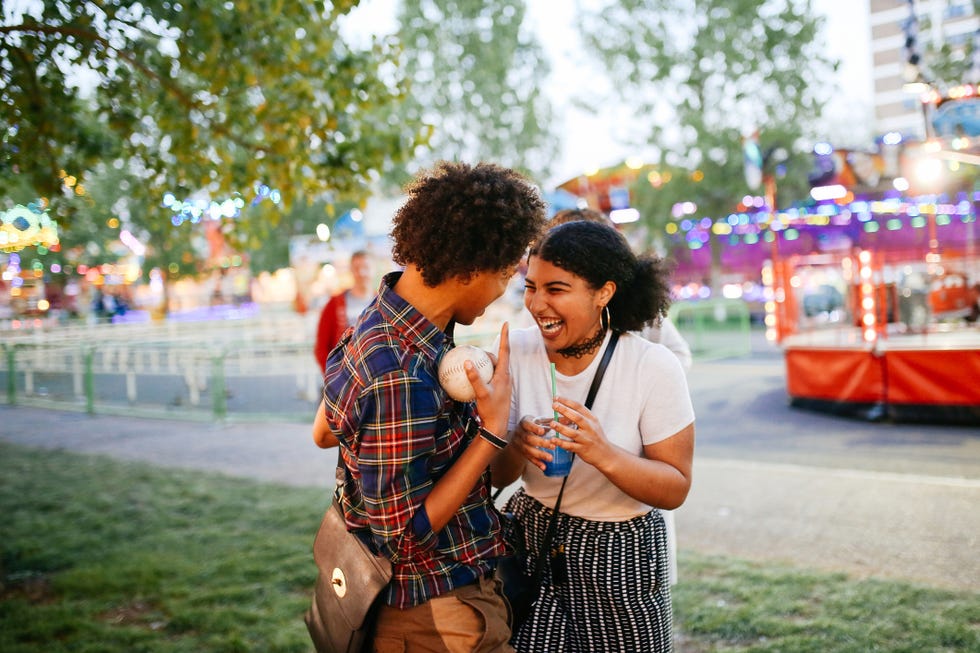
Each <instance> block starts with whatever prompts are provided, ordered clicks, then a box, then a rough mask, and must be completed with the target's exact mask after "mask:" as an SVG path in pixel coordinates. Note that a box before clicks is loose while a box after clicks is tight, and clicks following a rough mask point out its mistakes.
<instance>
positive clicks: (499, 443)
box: [478, 426, 507, 449]
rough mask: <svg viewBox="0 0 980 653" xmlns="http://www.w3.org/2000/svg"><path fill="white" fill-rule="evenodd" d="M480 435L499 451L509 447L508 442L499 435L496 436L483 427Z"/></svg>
mask: <svg viewBox="0 0 980 653" xmlns="http://www.w3.org/2000/svg"><path fill="white" fill-rule="evenodd" d="M478 433H479V434H480V437H481V438H483V439H484V440H486V441H487V442H489V443H490V444H492V445H493V446H495V447H497V448H498V449H503V448H504V447H506V446H507V440H504V439H503V438H502V437H500V436H499V435H494V434H493V433H491V432H490V431H488V430H486V429H485V428H483V427H482V426H481V427H480V429H479V431H478Z"/></svg>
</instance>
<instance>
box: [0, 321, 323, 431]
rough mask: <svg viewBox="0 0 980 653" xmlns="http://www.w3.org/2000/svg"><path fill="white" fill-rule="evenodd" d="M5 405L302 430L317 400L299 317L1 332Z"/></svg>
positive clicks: (306, 329) (306, 326)
mask: <svg viewBox="0 0 980 653" xmlns="http://www.w3.org/2000/svg"><path fill="white" fill-rule="evenodd" d="M2 335H3V343H2V360H0V384H2V385H0V387H3V388H5V389H6V393H5V394H6V401H7V403H8V404H24V405H32V406H39V407H51V408H57V409H72V410H82V411H86V412H89V413H108V414H127V415H138V416H148V417H171V418H180V419H202V420H213V419H218V420H238V419H248V420H255V419H263V418H275V419H295V420H301V421H309V420H311V419H312V415H313V411H314V409H315V407H316V404H317V401H318V399H319V390H320V382H321V378H320V372H319V368H318V367H317V365H316V361H315V360H314V358H313V339H312V325H311V323H310V319H309V318H306V317H300V316H295V315H294V316H288V315H282V316H272V317H264V318H257V319H248V320H223V321H215V322H194V323H160V324H138V325H133V324H120V325H115V324H113V325H108V324H101V325H78V326H71V327H62V328H53V329H47V330H44V331H33V332H30V333H23V334H18V333H15V332H4V333H3V334H2Z"/></svg>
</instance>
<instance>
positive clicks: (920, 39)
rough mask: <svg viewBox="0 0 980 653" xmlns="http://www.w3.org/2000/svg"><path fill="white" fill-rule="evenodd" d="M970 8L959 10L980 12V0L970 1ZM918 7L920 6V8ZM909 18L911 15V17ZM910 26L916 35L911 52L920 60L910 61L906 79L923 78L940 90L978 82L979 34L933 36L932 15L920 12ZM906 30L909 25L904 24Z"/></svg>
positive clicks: (979, 68) (979, 81)
mask: <svg viewBox="0 0 980 653" xmlns="http://www.w3.org/2000/svg"><path fill="white" fill-rule="evenodd" d="M970 5H971V9H969V10H967V9H966V8H965V7H963V6H959V7H958V9H960V10H961V11H964V12H969V13H972V14H973V15H975V16H976V15H980V0H973V1H972V2H971V3H970ZM920 10H921V9H920ZM910 19H911V16H910ZM915 19H916V21H915V23H914V24H913V26H912V28H911V29H912V32H913V33H914V34H915V36H914V41H915V46H914V54H917V55H919V58H920V59H919V60H920V63H918V64H912V65H911V66H910V68H909V69H908V70H906V71H905V73H906V75H908V77H909V79H908V80H907V81H919V79H920V78H921V79H924V80H926V81H928V82H929V83H931V84H932V85H933V86H934V87H936V88H937V89H939V90H940V91H945V90H947V89H949V88H950V87H953V86H959V85H960V84H967V83H969V84H977V83H980V33H977V32H974V33H973V34H970V35H969V37H970V38H962V37H960V38H955V39H950V38H944V39H941V40H938V41H937V40H936V39H935V38H933V31H934V29H935V25H934V24H933V21H932V14H930V13H928V12H923V13H921V14H918V12H917V15H916V17H915ZM903 27H905V28H906V29H908V26H903Z"/></svg>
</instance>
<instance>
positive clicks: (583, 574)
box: [506, 490, 672, 653]
mask: <svg viewBox="0 0 980 653" xmlns="http://www.w3.org/2000/svg"><path fill="white" fill-rule="evenodd" d="M506 510H507V511H508V512H511V513H513V514H514V517H515V518H516V519H517V520H518V521H519V522H520V524H521V526H522V528H521V529H518V530H517V531H516V535H515V536H516V537H521V538H522V539H523V540H524V546H525V547H526V550H527V551H528V552H529V558H530V560H531V565H532V567H533V561H534V560H535V559H536V556H537V555H538V551H539V548H540V544H541V541H542V540H543V539H544V534H545V531H546V530H547V528H548V520H549V519H550V517H551V510H549V509H548V508H546V507H545V506H543V505H542V504H541V503H539V502H538V501H537V500H535V499H533V498H531V497H529V496H528V495H527V494H525V493H524V491H523V490H519V491H518V492H517V493H515V494H514V496H513V497H511V499H510V500H509V501H508V503H507V507H506ZM562 546H563V547H564V555H563V556H559V558H558V560H559V562H558V563H557V566H553V565H552V564H546V565H545V566H544V584H543V587H542V589H541V594H540V596H539V599H538V601H537V603H536V604H535V606H534V609H533V612H532V613H531V616H530V617H529V618H528V620H527V621H526V622H524V624H523V626H522V627H521V628H520V629H519V630H517V631H515V632H514V634H513V637H512V638H511V644H512V645H513V646H514V648H516V649H517V651H518V652H519V653H544V652H547V653H555V652H559V651H561V652H569V653H593V652H598V651H615V652H616V653H623V652H634V651H635V652H643V653H651V652H663V651H671V650H672V639H671V638H672V636H671V605H670V583H669V581H668V568H669V562H668V558H667V555H668V554H667V530H666V526H665V525H664V520H663V517H662V516H661V514H660V511H659V510H652V511H650V512H649V513H647V514H646V515H641V516H639V517H635V518H633V519H630V520H629V521H625V522H599V521H590V520H587V519H581V518H579V517H572V516H570V515H565V514H562V515H560V516H559V519H558V523H557V528H556V532H555V537H554V540H553V541H552V547H551V548H552V551H555V550H558V549H559V548H560V547H562ZM562 557H563V558H564V560H561V558H562ZM562 577H564V578H562Z"/></svg>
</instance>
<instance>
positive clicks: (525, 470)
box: [493, 221, 694, 652]
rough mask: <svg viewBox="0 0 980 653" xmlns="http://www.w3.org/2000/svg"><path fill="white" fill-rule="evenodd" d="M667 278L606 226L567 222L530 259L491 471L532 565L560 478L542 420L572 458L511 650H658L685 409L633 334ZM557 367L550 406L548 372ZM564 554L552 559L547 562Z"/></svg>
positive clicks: (688, 424)
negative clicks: (548, 465)
mask: <svg viewBox="0 0 980 653" xmlns="http://www.w3.org/2000/svg"><path fill="white" fill-rule="evenodd" d="M667 277H668V270H667V267H666V265H665V264H664V262H663V261H662V260H660V259H659V258H656V257H654V256H641V257H637V256H636V255H635V254H633V252H632V251H631V250H630V247H629V244H628V243H627V242H626V240H625V239H624V238H623V236H622V235H621V234H620V233H619V232H617V231H616V230H615V229H614V228H612V227H609V226H607V225H603V224H598V223H594V222H584V221H580V222H569V223H567V224H563V225H560V226H557V227H554V228H553V229H551V230H549V231H548V232H547V234H546V235H545V236H544V237H543V238H542V240H541V241H540V242H539V243H537V244H536V245H535V246H534V247H533V248H532V249H531V252H530V254H529V258H528V271H527V275H526V285H525V294H524V305H525V307H526V308H527V310H528V311H529V312H530V314H531V316H532V317H533V318H534V320H535V323H536V326H533V327H530V328H527V329H516V330H514V331H512V332H511V334H510V350H511V351H510V371H511V379H512V383H513V390H512V397H511V416H510V425H509V426H510V444H509V445H508V446H507V448H506V449H505V450H504V451H503V452H502V453H501V454H500V455H499V456H498V458H497V459H496V460H495V461H494V464H493V482H494V485H496V486H498V487H503V486H506V485H508V484H510V483H511V482H513V481H514V480H516V479H517V478H519V477H520V478H522V479H523V481H524V488H523V489H522V490H518V492H517V493H516V494H515V495H514V496H513V497H512V498H511V499H510V500H509V502H508V505H507V510H509V511H510V512H512V513H513V514H514V515H515V517H516V518H517V519H518V521H519V522H520V524H521V526H522V529H520V530H522V531H523V534H522V535H521V537H522V538H523V540H524V541H523V545H524V546H525V547H526V549H527V550H528V551H529V554H530V557H531V558H532V559H533V558H534V557H535V556H537V555H538V553H539V548H540V544H541V542H542V541H543V539H544V533H545V530H546V528H547V524H548V521H549V518H550V516H551V512H552V509H553V507H554V505H555V502H556V499H557V497H558V493H559V489H560V488H561V483H562V479H561V478H552V477H548V476H545V475H544V474H543V469H544V462H545V461H546V460H547V459H549V457H550V454H549V453H548V452H547V451H542V450H541V449H540V448H539V447H542V446H545V445H547V442H548V441H546V440H544V439H542V438H541V437H539V436H540V435H542V434H543V433H544V431H545V429H544V428H542V427H539V426H537V425H535V424H534V423H533V419H534V418H538V417H547V416H550V415H553V414H555V411H557V414H558V415H559V416H560V423H558V422H552V426H553V427H555V428H556V429H557V430H558V431H559V432H560V433H561V434H562V435H564V436H565V437H567V438H568V441H567V442H563V443H562V444H561V445H559V446H561V447H562V448H564V449H567V450H568V451H571V452H573V453H574V454H575V455H576V459H575V461H574V462H573V464H572V468H571V472H570V473H569V475H568V482H567V485H566V487H565V491H564V495H563V498H562V503H561V506H560V513H561V514H560V516H559V519H558V521H557V529H556V532H555V535H554V537H553V539H552V542H551V543H550V549H551V551H549V552H548V554H549V558H550V560H551V562H552V564H550V565H545V567H544V569H545V571H544V578H543V582H542V587H541V590H540V594H539V598H538V600H537V602H536V603H535V605H534V608H533V611H532V613H531V616H530V617H529V618H528V620H527V621H526V622H524V624H523V625H522V626H520V627H519V628H518V629H516V630H515V632H514V634H513V638H512V640H511V642H512V644H513V645H514V647H515V648H516V649H517V650H518V651H544V650H548V651H559V650H560V651H571V652H575V651H583V652H584V651H595V650H620V651H627V650H629V651H668V650H671V638H672V636H671V604H670V586H669V582H668V565H669V561H668V555H667V537H666V529H665V526H664V520H663V516H662V515H661V513H660V509H673V508H676V507H678V506H680V505H681V504H682V503H683V502H684V500H685V498H686V497H687V493H688V491H689V489H690V487H691V468H692V460H693V454H694V410H693V407H692V405H691V400H690V396H689V393H688V389H687V383H686V380H685V376H684V370H683V369H682V367H681V365H680V363H679V362H678V360H677V358H676V357H675V356H674V355H673V354H672V353H671V352H670V351H669V350H668V349H667V348H666V347H663V346H662V345H659V344H655V343H651V342H649V341H647V340H645V339H644V338H642V337H641V336H640V335H638V334H637V333H631V332H634V331H639V330H641V329H642V328H643V326H644V324H649V323H652V322H656V321H657V320H658V319H660V318H661V317H662V316H663V315H664V314H665V312H666V310H667V306H668V303H669V294H668V293H669V291H668V283H667V280H668V279H667ZM613 331H615V332H617V333H618V334H619V341H618V344H617V345H616V348H615V350H614V353H613V355H612V358H611V360H610V363H609V366H608V369H607V370H606V372H605V376H604V377H603V379H602V382H601V385H600V387H599V390H598V393H597V394H596V397H595V401H594V403H593V407H592V409H591V410H590V409H587V408H586V407H585V406H584V403H585V398H586V395H587V392H588V389H589V386H590V384H591V383H592V379H593V377H594V375H595V370H596V369H597V368H598V366H599V362H600V360H601V357H602V354H603V352H604V351H605V349H606V347H607V346H608V345H609V341H610V336H611V333H612V332H613ZM552 363H553V364H554V365H555V371H556V374H555V382H556V388H557V392H556V397H557V399H556V400H555V401H554V402H552V382H551V372H550V365H551V364H552ZM558 550H562V551H563V553H564V555H562V556H558V557H552V556H551V555H550V554H551V552H553V551H558Z"/></svg>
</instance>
